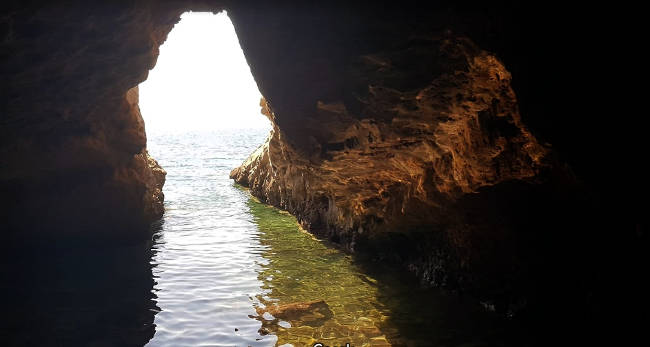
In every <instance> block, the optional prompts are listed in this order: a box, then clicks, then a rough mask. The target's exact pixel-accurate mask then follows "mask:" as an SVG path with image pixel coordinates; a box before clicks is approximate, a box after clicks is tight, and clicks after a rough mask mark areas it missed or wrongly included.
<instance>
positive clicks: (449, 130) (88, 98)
mask: <svg viewBox="0 0 650 347" xmlns="http://www.w3.org/2000/svg"><path fill="white" fill-rule="evenodd" d="M223 9H227V10H228V13H229V16H230V17H231V19H232V20H233V23H234V25H235V29H236V32H237V34H238V37H239V40H240V43H241V46H242V49H243V51H244V54H245V55H246V58H247V60H248V62H249V65H250V67H251V71H252V73H253V75H254V77H255V79H256V81H257V83H258V86H259V88H260V91H261V92H262V94H263V95H264V96H265V99H266V101H265V102H264V103H263V106H264V108H265V111H264V112H265V113H266V114H267V116H269V117H270V118H271V119H272V122H273V124H274V128H273V133H272V135H271V137H269V140H268V141H267V143H266V144H265V145H264V146H263V147H262V148H260V149H259V150H258V151H257V152H256V153H254V154H253V155H252V156H251V158H249V160H248V161H247V162H246V163H244V165H242V167H241V168H239V169H237V170H235V171H234V172H233V177H235V178H236V180H237V181H239V182H241V183H242V184H246V185H248V186H250V187H251V190H252V192H253V194H255V195H256V196H258V197H259V198H261V199H262V200H265V201H266V202H268V203H271V204H274V205H276V206H278V207H281V208H284V209H287V210H288V211H290V212H292V213H293V214H295V215H296V216H297V217H298V218H299V220H300V221H301V222H302V223H303V224H304V225H305V226H306V227H308V228H309V229H310V230H312V231H314V232H315V233H318V234H320V235H322V236H324V237H327V238H329V239H331V240H333V241H336V242H339V243H340V244H341V245H342V246H344V247H346V248H348V249H349V250H353V251H354V252H355V253H356V254H365V255H369V256H370V257H371V258H373V259H375V260H380V261H385V262H394V263H397V264H400V265H401V266H404V267H405V268H407V269H410V270H411V271H412V272H413V273H415V274H416V275H417V276H418V277H419V278H420V279H422V280H423V281H424V282H425V283H429V284H434V285H440V286H446V287H450V288H455V289H461V290H462V291H463V292H470V293H472V294H474V296H476V297H479V298H481V299H482V300H485V301H486V302H487V304H488V306H490V307H495V308H496V309H497V310H502V311H503V312H515V311H517V310H518V309H520V308H522V307H528V308H530V307H537V308H538V309H542V310H546V311H550V312H563V313H564V312H565V311H564V310H565V309H566V308H567V307H570V308H575V309H574V314H573V315H571V314H566V315H565V316H566V317H577V318H576V319H577V320H580V319H583V318H585V317H591V316H593V315H592V314H591V313H593V312H596V311H598V310H600V311H598V312H601V313H602V312H603V311H607V310H608V309H611V311H616V308H618V307H637V306H640V305H639V301H641V302H645V301H644V300H643V299H642V298H643V297H645V293H646V292H647V287H645V286H643V285H640V284H639V283H638V281H637V280H636V279H637V278H639V276H641V275H640V274H642V273H644V272H645V271H646V270H647V268H646V267H644V266H643V264H645V262H646V261H647V260H648V259H647V254H649V252H647V249H648V237H647V231H646V230H647V221H646V220H647V217H646V216H645V214H646V213H647V203H639V202H638V201H639V200H641V199H639V197H645V196H647V187H646V186H645V185H643V184H642V182H643V179H644V176H643V175H644V172H645V171H643V170H640V169H639V168H640V166H639V165H638V164H637V163H641V162H643V160H642V158H644V156H643V154H642V153H639V152H640V150H639V149H640V148H644V147H643V146H642V141H643V139H644V137H643V136H642V134H641V132H642V129H641V127H638V126H636V120H635V119H634V118H631V117H633V114H634V113H627V112H623V111H621V109H620V108H615V110H614V112H609V111H608V112H605V111H604V110H603V104H604V100H607V99H612V98H613V95H615V94H613V93H605V92H603V91H602V90H604V89H605V88H604V87H602V86H603V85H605V84H606V83H605V80H604V78H605V77H607V75H611V74H617V73H618V69H619V67H620V66H621V65H620V64H618V65H617V64H614V63H613V62H611V61H607V62H602V63H600V65H599V66H598V67H593V66H591V65H590V64H588V62H590V61H592V62H593V61H594V60H595V59H597V58H598V57H600V56H601V55H602V52H603V51H606V50H609V47H610V46H609V45H610V44H613V42H616V41H617V38H612V37H611V36H612V35H611V34H609V35H606V34H605V33H601V32H600V31H598V30H597V28H599V27H605V26H603V25H602V23H587V24H583V23H580V21H579V20H576V19H577V18H582V19H590V18H601V17H600V16H594V15H590V14H588V13H585V11H586V9H585V8H583V7H579V8H574V7H572V6H569V5H568V4H566V3H562V5H561V6H559V5H556V4H551V3H544V4H543V5H540V7H539V8H537V9H535V10H534V11H531V10H530V9H529V8H527V7H526V6H524V5H518V4H513V3H511V2H507V1H506V2H503V1H495V2H489V3H488V2H486V3H482V4H470V3H466V2H456V1H440V2H433V3H431V4H428V5H427V6H426V7H425V6H424V5H423V4H422V3H416V2H393V3H389V4H386V6H378V5H377V4H374V3H373V4H365V3H356V2H355V3H354V4H352V3H339V2H337V1H328V2H326V3H322V4H320V5H318V6H317V5H314V4H309V3H303V2H300V3H297V2H295V3H292V2H263V1H259V2H257V1H211V0H204V1H201V0H196V1H191V0H188V1H180V0H178V1H164V2H163V1H161V2H158V1H146V0H142V1H132V2H129V3H117V2H105V3H102V4H94V3H93V4H91V3H89V2H74V1H73V2H70V3H68V4H66V5H65V6H63V5H61V4H58V3H56V2H47V1H42V2H41V1H30V2H27V3H22V2H8V3H6V4H5V3H3V4H2V5H0V67H1V68H0V80H2V84H1V85H0V113H1V117H2V118H1V123H0V191H1V192H2V195H1V197H2V208H1V211H2V212H0V218H2V234H3V236H6V240H7V241H6V242H3V245H4V246H6V247H13V246H14V244H15V243H14V241H33V240H45V241H46V242H47V241H48V240H50V241H51V240H57V241H59V240H61V239H62V238H64V237H70V238H72V239H74V240H77V239H84V238H85V239H90V240H100V239H101V240H108V239H113V240H124V239H129V238H133V237H136V238H142V237H149V228H148V224H149V223H150V222H151V221H152V220H155V219H156V218H158V217H159V216H160V215H161V213H162V198H163V195H162V191H161V188H162V184H163V182H164V170H162V169H161V168H160V167H159V166H158V165H157V164H156V162H155V160H153V159H152V158H150V157H149V156H148V154H147V152H146V135H145V127H144V124H143V122H142V118H141V117H140V114H139V110H138V107H137V88H136V87H137V85H138V84H139V83H141V82H142V81H144V80H145V79H146V77H147V72H148V70H149V69H151V68H152V67H153V66H154V64H155V61H156V57H157V54H158V47H159V46H160V45H161V44H162V43H163V42H164V40H165V38H166V35H167V34H168V33H169V31H170V30H171V29H172V27H173V25H174V24H175V23H176V22H177V21H178V20H179V16H180V14H181V13H182V12H184V11H187V10H195V11H215V12H217V11H220V10H223ZM605 17H607V16H605ZM605 17H602V18H605ZM607 18H608V17H607ZM595 24H598V25H595ZM607 27H609V26H607ZM603 47H605V48H603ZM593 65H595V64H593ZM610 68H611V69H610ZM612 69H613V70H615V71H614V72H611V71H610V70H612ZM601 87H602V88H601ZM621 104H625V102H620V103H618V105H621ZM618 105H617V106H618ZM602 115H607V117H599V116H602ZM623 115H625V117H627V118H623ZM630 139H632V140H630ZM620 288H626V289H625V293H623V291H622V290H621V289H620ZM612 293H618V294H620V295H615V294H612ZM614 296H616V297H618V298H620V299H621V300H623V301H624V302H623V303H614V301H613V300H609V299H611V298H612V297H614ZM646 301H647V300H646ZM595 303H603V304H600V305H596V304H595ZM603 305H604V306H605V307H606V308H602V307H603ZM641 306H642V305H641ZM612 316H619V317H620V316H625V317H636V316H634V315H628V314H619V315H612ZM567 319H569V318H567ZM639 321H640V320H639Z"/></svg>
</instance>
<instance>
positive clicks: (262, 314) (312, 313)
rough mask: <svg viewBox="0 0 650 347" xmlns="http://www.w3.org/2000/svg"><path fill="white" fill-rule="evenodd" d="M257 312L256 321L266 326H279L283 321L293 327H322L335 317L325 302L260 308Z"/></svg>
mask: <svg viewBox="0 0 650 347" xmlns="http://www.w3.org/2000/svg"><path fill="white" fill-rule="evenodd" d="M256 311H257V314H258V315H259V316H258V317H256V319H258V320H261V321H262V322H263V324H264V325H266V324H269V325H278V324H279V323H282V322H281V321H287V322H289V323H290V324H291V326H302V325H308V326H320V325H323V323H324V322H325V321H327V320H329V319H330V318H332V316H333V313H332V311H331V310H330V308H329V305H327V303H326V302H325V301H324V300H315V301H307V302H295V303H291V304H284V305H270V306H267V307H265V308H261V307H258V308H256ZM280 326H282V324H280Z"/></svg>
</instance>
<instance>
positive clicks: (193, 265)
mask: <svg viewBox="0 0 650 347" xmlns="http://www.w3.org/2000/svg"><path fill="white" fill-rule="evenodd" d="M267 134H268V130H251V129H249V130H222V131H217V132H204V133H198V132H194V133H185V134H175V135H159V136H150V137H149V150H150V152H151V154H152V155H153V156H154V157H155V158H157V159H158V160H159V162H160V164H161V165H162V166H163V167H164V168H165V170H167V182H166V184H165V208H166V211H165V216H164V219H163V222H162V224H161V226H160V227H159V231H158V233H157V238H156V240H155V243H154V245H153V250H154V255H153V257H152V260H151V262H152V267H153V270H152V272H153V276H154V279H155V282H156V284H155V286H154V293H155V294H156V296H157V300H156V301H157V306H158V307H159V310H160V311H159V312H158V313H157V314H156V315H155V327H156V333H155V335H154V337H153V339H152V340H151V341H150V342H149V345H151V346H162V345H166V346H173V345H183V346H198V345H223V346H274V345H286V344H291V345H294V346H306V345H313V344H315V343H318V342H320V343H323V344H324V345H328V346H332V345H337V346H338V345H345V344H346V343H350V344H351V345H353V346H368V345H370V346H390V345H400V346H405V345H413V346H428V345H459V344H463V343H475V342H477V341H478V342H481V341H483V342H485V341H484V339H485V338H486V336H487V335H488V332H489V331H491V330H493V327H492V322H491V321H490V320H489V319H487V318H486V317H484V316H483V315H482V313H481V312H480V310H479V309H478V308H477V307H475V306H472V305H470V304H464V303H462V302H460V301H459V300H458V299H457V298H456V297H450V296H448V295H443V294H441V293H439V292H437V291H433V290H424V289H418V286H417V283H413V282H412V281H410V280H409V279H408V278H405V276H401V275H400V274H399V272H396V271H393V270H392V269H389V268H381V267H380V266H378V265H377V264H375V265H376V266H374V267H373V266H370V267H368V266H361V265H360V264H358V263H357V262H355V261H354V259H353V258H352V257H351V256H350V255H348V254H345V253H343V252H342V251H340V250H338V249H336V248H335V247H332V245H330V244H328V243H326V242H324V241H320V240H317V239H316V238H314V237H313V236H312V235H311V234H308V233H306V232H305V231H303V230H301V229H300V227H299V225H298V223H297V222H296V220H295V218H293V217H292V216H290V215H288V214H287V213H286V212H283V211H279V210H277V209H275V208H273V207H270V206H267V205H264V204H261V203H259V202H258V201H257V200H256V199H255V198H253V197H252V196H251V195H250V194H249V193H248V192H247V190H245V189H243V188H242V187H238V186H237V185H235V184H234V183H233V182H232V180H230V179H229V177H228V176H229V173H230V171H231V170H232V169H233V168H235V167H237V166H239V165H240V164H241V163H242V161H243V160H244V159H245V158H246V157H247V156H248V155H249V154H250V153H252V152H253V151H254V150H255V148H256V147H257V146H258V145H260V144H262V143H263V142H264V140H265V138H266V136H267Z"/></svg>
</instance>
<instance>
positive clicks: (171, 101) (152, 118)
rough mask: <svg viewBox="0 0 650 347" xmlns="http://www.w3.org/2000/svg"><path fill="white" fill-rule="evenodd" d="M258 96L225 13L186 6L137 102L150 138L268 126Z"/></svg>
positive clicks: (259, 96)
mask: <svg viewBox="0 0 650 347" xmlns="http://www.w3.org/2000/svg"><path fill="white" fill-rule="evenodd" d="M260 98H261V94H260V92H259V90H258V88H257V84H256V83H255V80H254V79H253V76H252V74H251V71H250V68H249V66H248V63H247V62H246V59H245V57H244V54H243V52H242V49H241V47H240V45H239V40H238V39H237V34H236V33H235V29H234V27H233V25H232V22H231V21H230V18H229V17H228V15H227V13H226V12H225V11H224V12H220V13H218V14H213V13H211V12H186V13H184V14H183V15H182V16H181V20H180V22H179V23H177V24H176V25H175V26H174V28H173V29H172V31H171V32H170V33H169V35H168V37H167V40H166V42H165V43H164V44H163V45H162V46H161V47H160V54H159V58H158V61H157V63H156V66H155V67H154V69H152V70H151V71H150V73H149V77H148V79H147V80H146V81H144V82H143V83H142V84H140V103H139V104H140V110H141V112H142V116H143V118H144V120H145V125H146V130H147V135H148V138H149V139H155V137H156V136H159V135H160V134H165V133H170V132H172V133H178V132H192V131H209V130H217V129H237V128H269V127H270V124H269V121H268V120H267V119H266V118H265V117H264V116H261V115H260V107H259V102H260ZM151 149H153V150H155V148H150V152H151ZM152 154H154V157H156V156H155V154H156V153H152Z"/></svg>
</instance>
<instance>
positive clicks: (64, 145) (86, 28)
mask: <svg viewBox="0 0 650 347" xmlns="http://www.w3.org/2000/svg"><path fill="white" fill-rule="evenodd" d="M140 5H142V4H140ZM177 19H178V13H175V12H173V11H172V12H171V13H165V12H160V13H159V12H156V11H154V10H152V9H148V10H146V8H143V7H141V6H135V5H134V6H118V5H109V4H103V5H99V6H98V5H94V6H91V5H89V4H86V5H82V4H78V5H77V6H72V7H69V8H68V7H63V6H56V5H55V4H48V5H45V6H38V5H34V8H30V6H26V5H22V6H21V5H17V6H16V7H14V8H9V9H8V10H7V11H6V13H4V12H3V17H2V35H1V36H2V43H1V44H2V52H3V54H2V70H1V71H0V74H1V76H2V77H1V79H2V80H3V84H2V95H3V97H2V105H1V107H2V117H3V118H2V127H1V128H0V156H1V157H2V165H1V167H0V186H1V187H2V191H3V208H2V219H3V221H4V222H3V224H4V226H5V227H7V229H8V231H9V232H10V234H9V235H10V236H11V237H16V238H21V239H25V238H26V239H31V240H36V239H42V238H46V239H47V238H48V237H49V236H52V237H57V238H58V237H60V236H61V235H70V236H72V237H74V238H79V237H88V238H92V239H94V238H99V236H100V235H101V234H102V233H103V232H106V234H107V235H120V236H119V237H124V238H128V237H146V235H147V234H148V224H149V222H151V221H152V220H155V219H157V218H160V216H161V215H162V212H163V206H162V201H163V194H162V185H163V184H164V178H165V171H164V170H163V169H162V168H160V166H159V165H158V164H157V163H156V161H155V160H154V159H153V158H151V157H149V155H148V154H147V151H146V135H145V129H144V122H143V120H142V117H141V115H140V111H139V108H138V90H137V85H138V83H140V82H142V81H143V80H144V79H146V77H147V73H148V70H149V69H150V68H152V67H153V65H154V63H155V61H156V57H157V53H158V46H159V45H160V44H161V43H162V42H163V41H164V39H165V37H166V35H167V32H168V31H169V30H170V29H171V28H172V26H173V24H174V23H175V21H176V20H177Z"/></svg>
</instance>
